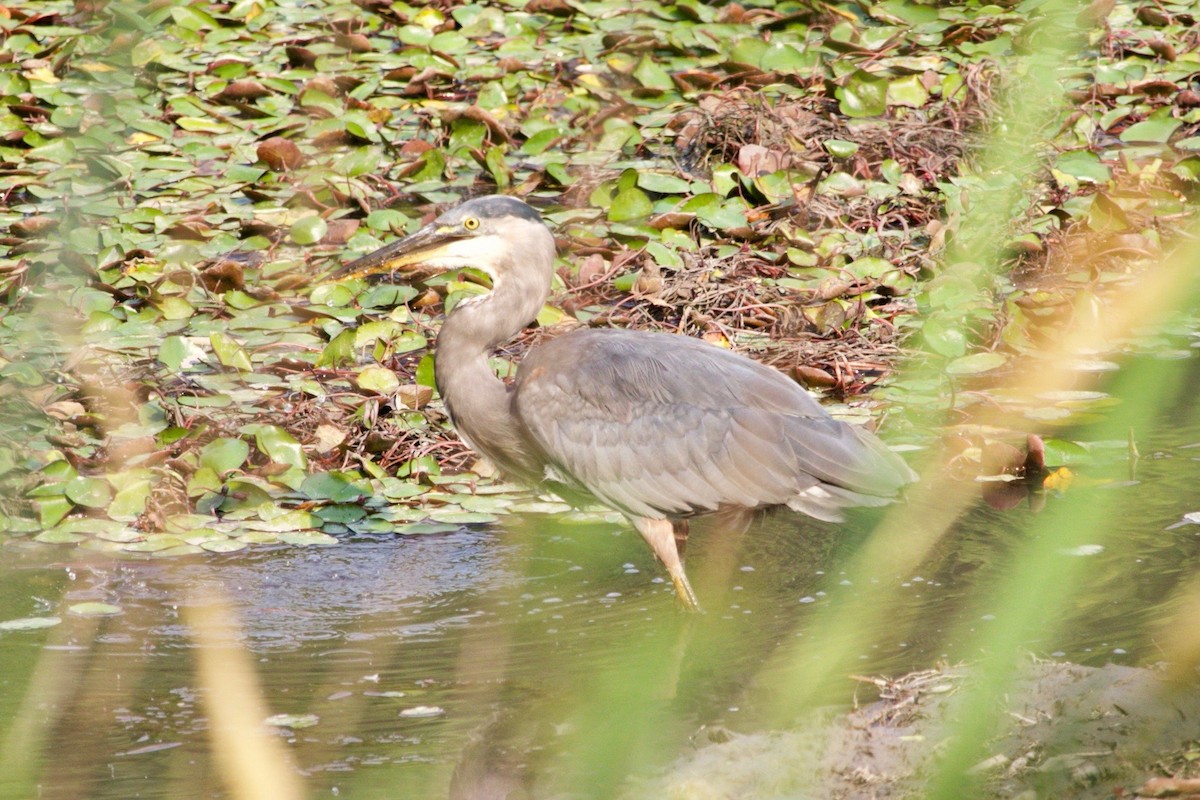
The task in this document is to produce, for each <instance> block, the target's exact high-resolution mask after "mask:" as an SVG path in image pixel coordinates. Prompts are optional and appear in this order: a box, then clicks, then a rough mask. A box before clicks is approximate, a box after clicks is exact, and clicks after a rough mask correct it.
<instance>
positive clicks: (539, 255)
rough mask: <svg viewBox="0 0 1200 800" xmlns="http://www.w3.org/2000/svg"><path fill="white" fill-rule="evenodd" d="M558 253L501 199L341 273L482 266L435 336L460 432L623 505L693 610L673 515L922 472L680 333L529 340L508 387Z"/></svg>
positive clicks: (440, 375) (808, 499)
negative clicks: (476, 286) (512, 359)
mask: <svg viewBox="0 0 1200 800" xmlns="http://www.w3.org/2000/svg"><path fill="white" fill-rule="evenodd" d="M554 256H555V246H554V237H553V236H551V234H550V231H549V229H548V228H547V227H546V225H545V223H544V222H543V221H542V218H541V216H540V215H539V214H538V212H537V211H535V210H534V209H533V208H531V207H530V206H529V205H527V204H526V203H524V202H522V201H520V200H517V199H516V198H512V197H504V196H500V195H495V196H490V197H480V198H477V199H474V200H469V201H467V202H465V203H463V204H461V205H459V206H457V207H455V208H453V209H451V210H449V211H447V212H445V213H444V214H442V215H441V216H439V217H438V218H437V219H435V220H434V221H433V222H431V223H429V224H428V225H425V226H424V227H422V228H421V229H419V230H418V231H416V232H415V233H413V234H412V235H410V236H407V237H405V238H403V239H401V240H399V241H397V242H394V243H392V244H390V245H387V246H386V247H383V248H381V249H379V250H376V251H375V252H373V253H371V254H369V255H367V256H364V257H362V258H360V259H358V260H357V261H354V262H352V263H350V264H347V265H346V266H345V267H343V268H341V269H340V270H338V271H337V272H336V273H334V275H335V277H336V278H339V279H343V278H349V277H358V276H367V275H371V274H378V273H381V272H385V271H389V270H395V269H398V268H401V267H405V266H409V265H416V264H420V265H424V266H425V267H428V268H431V269H435V270H448V269H458V268H463V267H474V268H476V269H479V270H481V271H483V272H484V273H486V274H487V275H488V276H490V278H491V281H492V289H491V291H490V292H488V293H486V294H483V295H480V296H477V297H472V298H469V299H467V300H463V301H461V302H459V304H458V305H457V306H455V307H454V310H453V311H452V312H451V313H450V315H449V316H448V317H447V318H446V321H445V323H444V324H443V325H442V329H441V331H440V332H439V334H438V338H437V353H436V356H435V359H436V360H435V365H436V366H435V373H436V377H437V386H438V390H439V391H440V392H441V395H442V400H443V401H444V402H445V404H446V410H447V412H448V413H449V415H450V419H451V421H452V422H453V423H454V426H455V428H456V429H457V430H458V434H459V435H460V436H461V437H462V438H463V440H464V441H465V442H467V444H469V445H470V446H471V447H472V448H474V449H475V450H476V451H478V452H479V453H482V454H483V455H484V456H486V457H487V458H488V459H490V460H491V461H492V462H493V463H494V464H495V465H496V466H497V467H499V468H500V470H501V471H502V472H504V473H506V474H508V475H509V476H511V477H513V478H516V479H517V480H519V481H522V482H525V483H528V484H530V485H535V486H537V485H543V486H546V487H548V488H550V489H551V490H552V491H554V492H556V493H558V494H560V495H562V496H564V497H566V498H568V499H570V498H578V497H581V496H582V497H585V498H586V497H590V498H595V499H597V500H599V501H600V502H602V503H604V504H606V505H609V506H611V507H613V508H615V509H618V510H619V511H621V512H622V513H623V514H624V515H625V516H626V517H628V518H629V520H630V522H632V523H633V526H634V527H635V528H637V530H638V532H639V533H641V535H642V538H643V539H645V540H646V543H647V544H648V545H650V548H651V549H652V550H653V551H654V553H655V555H656V556H657V557H658V558H659V560H660V561H662V563H663V565H664V566H665V567H666V569H667V572H668V573H670V576H671V580H672V581H673V582H674V584H675V590H676V592H677V593H678V594H679V597H680V599H681V600H682V601H683V602H684V604H686V605H687V606H689V607H690V608H697V607H698V604H697V602H696V595H695V593H694V592H693V591H692V587H691V585H690V584H689V583H688V579H687V575H686V574H685V573H684V570H683V564H682V561H681V559H680V555H679V550H678V547H677V545H676V539H675V527H674V523H675V522H679V521H683V520H686V518H688V517H690V516H692V515H695V514H701V513H704V512H711V511H716V510H718V509H722V508H741V509H756V508H762V507H766V506H778V505H786V506H788V507H790V508H792V509H795V510H796V511H801V512H804V513H805V514H809V515H810V516H813V517H816V518H818V519H822V520H830V521H837V520H840V519H841V513H840V510H841V509H842V508H844V507H847V506H855V505H882V504H884V503H887V502H889V501H890V500H891V499H892V498H894V497H895V496H896V494H897V493H898V492H899V490H900V489H901V487H903V486H904V485H905V484H907V483H909V482H911V481H913V480H915V478H916V476H915V475H914V474H913V472H912V470H910V469H909V468H908V466H907V465H906V464H905V463H904V461H903V460H902V459H900V457H899V456H897V455H896V454H895V453H893V452H892V451H891V450H889V449H888V448H887V447H886V446H885V445H884V444H883V442H881V441H880V440H879V439H877V438H876V437H875V436H874V435H873V434H871V433H870V432H868V431H866V430H864V429H862V428H860V427H856V426H853V425H848V424H846V423H844V422H840V421H837V420H835V419H833V418H832V417H830V416H829V415H828V414H827V413H825V411H824V409H822V408H821V406H820V405H819V404H818V403H817V402H816V401H815V400H814V399H813V398H812V397H811V396H810V395H809V394H808V392H806V391H805V390H804V389H802V388H801V387H800V386H798V385H797V384H796V383H795V382H793V381H792V380H790V379H789V378H787V377H785V376H784V375H783V374H782V373H780V372H778V371H776V370H774V369H771V368H770V367H766V366H764V365H762V364H759V363H757V362H755V361H752V360H750V359H749V358H745V357H743V356H740V355H737V354H735V353H732V352H729V351H727V350H723V349H721V348H719V347H716V346H713V345H710V344H707V343H705V342H702V341H699V340H696V339H690V338H688V337H686V336H674V335H671V334H662V333H647V332H642V331H629V330H615V329H585V330H578V331H573V332H571V333H567V334H565V335H563V336H559V337H557V338H555V339H553V340H551V341H550V342H547V343H546V344H543V345H541V346H539V347H536V348H534V349H533V350H531V351H530V352H529V354H528V355H527V356H526V357H525V359H524V361H523V363H522V364H521V367H520V370H519V372H518V375H517V378H516V381H515V382H514V383H513V384H512V385H511V386H509V385H506V384H505V383H504V382H503V381H501V380H500V379H499V378H497V377H496V375H495V373H493V371H492V368H491V367H490V366H489V365H488V356H489V353H490V352H491V350H492V348H494V347H495V346H496V345H498V344H500V343H501V342H503V341H505V340H507V339H509V338H510V337H512V336H513V335H514V334H516V333H517V332H518V331H520V330H521V329H522V328H523V327H525V326H526V325H527V324H529V323H530V322H532V321H533V319H534V318H535V317H536V316H537V314H538V312H539V311H540V310H541V308H542V305H543V304H544V303H545V302H546V298H547V297H548V296H549V294H550V286H551V280H552V278H553V276H554Z"/></svg>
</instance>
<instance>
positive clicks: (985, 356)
mask: <svg viewBox="0 0 1200 800" xmlns="http://www.w3.org/2000/svg"><path fill="white" fill-rule="evenodd" d="M1007 363H1008V357H1007V356H1005V355H1004V354H1003V353H972V354H971V355H969V356H963V357H962V358H956V359H954V360H953V361H951V362H950V363H949V364H947V365H946V372H947V373H949V374H950V375H978V374H979V373H981V372H990V371H991V370H994V369H997V368H999V367H1002V366H1004V365H1005V364H1007Z"/></svg>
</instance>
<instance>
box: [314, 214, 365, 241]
mask: <svg viewBox="0 0 1200 800" xmlns="http://www.w3.org/2000/svg"><path fill="white" fill-rule="evenodd" d="M325 224H326V230H325V235H324V236H322V237H321V244H345V243H346V242H348V241H349V240H350V237H351V236H353V235H354V232H355V231H357V230H358V226H359V220H356V219H331V220H329V221H328V222H326V223H325Z"/></svg>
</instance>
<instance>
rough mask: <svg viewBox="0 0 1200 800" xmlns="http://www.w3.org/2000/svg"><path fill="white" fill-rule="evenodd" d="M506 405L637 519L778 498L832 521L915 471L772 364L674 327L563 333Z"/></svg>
mask: <svg viewBox="0 0 1200 800" xmlns="http://www.w3.org/2000/svg"><path fill="white" fill-rule="evenodd" d="M513 404H514V413H515V414H516V416H517V418H518V419H519V421H520V423H521V424H522V425H523V426H524V427H525V428H526V429H527V430H528V432H529V434H530V437H531V438H532V440H533V441H534V442H535V443H536V444H537V446H538V447H539V448H540V450H541V453H542V456H543V459H544V461H545V463H546V468H547V473H548V474H549V475H550V476H551V477H554V478H556V479H558V480H561V481H563V482H566V483H569V484H573V485H575V486H576V487H578V488H582V489H584V490H586V491H588V492H590V493H591V494H593V495H595V496H596V497H598V498H599V499H601V500H603V501H605V502H608V503H610V504H612V505H614V506H616V507H618V508H620V509H621V510H623V511H625V512H627V513H629V514H632V515H634V516H644V517H651V518H660V517H664V516H675V515H684V514H691V513H697V512H703V511H710V510H714V509H716V508H718V507H719V506H729V505H736V506H745V507H751V508H754V507H759V506H767V505H785V504H786V505H790V506H792V507H793V508H796V509H797V510H800V511H804V512H806V513H809V514H812V515H813V516H816V517H820V518H822V519H836V518H838V516H839V514H838V509H839V508H841V507H844V506H848V505H860V504H878V503H880V502H887V499H889V498H892V497H894V496H895V494H896V493H897V492H898V491H899V489H900V488H901V487H902V486H903V485H904V484H906V483H909V482H911V481H912V480H913V479H914V477H915V476H914V475H913V473H912V471H911V470H909V468H908V467H907V466H906V465H905V464H904V462H903V461H902V460H901V459H900V458H899V457H898V456H896V455H895V454H894V453H892V452H891V451H890V450H888V449H887V447H886V446H885V445H884V444H883V443H882V442H881V441H880V440H879V439H877V438H876V437H875V436H874V435H873V434H871V433H870V432H868V431H866V430H863V429H860V428H857V427H854V426H851V425H848V424H846V423H844V422H839V421H837V420H834V419H832V418H831V417H830V416H829V415H828V414H827V413H826V412H825V411H824V409H822V408H821V406H820V405H819V404H818V403H817V402H816V401H815V400H814V399H813V398H812V397H811V396H810V395H809V394H808V393H807V392H806V391H804V390H803V389H802V388H801V387H800V386H798V385H797V384H796V383H795V382H793V381H792V380H790V379H789V378H787V377H786V376H784V375H783V374H782V373H780V372H778V371H776V370H774V369H771V368H769V367H765V366H763V365H761V364H759V363H757V362H755V361H752V360H750V359H748V358H745V357H743V356H740V355H737V354H735V353H732V352H729V351H727V350H723V349H721V348H718V347H715V346H712V345H709V344H707V343H705V342H702V341H699V340H696V339H690V338H688V337H685V336H673V335H670V334H656V333H644V332H639V331H622V330H602V329H596V330H583V331H577V332H574V333H571V334H567V335H565V336H561V337H559V338H558V339H555V340H553V341H551V342H549V343H547V344H545V345H542V346H541V347H538V348H536V349H535V350H533V351H532V352H531V353H530V354H529V356H528V357H527V358H526V359H525V361H524V362H523V363H522V365H521V369H520V373H519V375H518V377H517V383H516V386H515V389H514V394H513Z"/></svg>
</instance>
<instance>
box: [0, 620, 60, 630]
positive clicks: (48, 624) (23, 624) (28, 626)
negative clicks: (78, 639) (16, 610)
mask: <svg viewBox="0 0 1200 800" xmlns="http://www.w3.org/2000/svg"><path fill="white" fill-rule="evenodd" d="M60 622H62V618H61V617H22V618H21V619H9V620H4V621H3V622H0V631H36V630H39V629H41V628H52V627H54V626H55V625H58V624H59V623H60Z"/></svg>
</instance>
